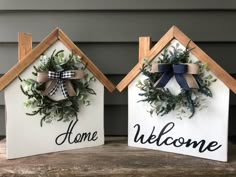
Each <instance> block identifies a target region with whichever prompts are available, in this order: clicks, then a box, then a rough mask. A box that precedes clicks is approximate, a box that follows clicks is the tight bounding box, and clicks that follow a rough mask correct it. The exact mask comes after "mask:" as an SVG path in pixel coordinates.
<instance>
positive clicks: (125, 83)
mask: <svg viewBox="0 0 236 177" xmlns="http://www.w3.org/2000/svg"><path fill="white" fill-rule="evenodd" d="M173 37H174V27H172V28H171V29H170V30H169V31H168V32H167V33H166V34H165V35H164V36H163V37H162V38H161V39H160V40H159V41H158V42H157V43H156V44H155V45H154V47H153V48H152V49H151V50H149V52H148V53H147V55H148V56H147V57H148V59H149V61H151V60H153V59H154V58H155V56H156V55H157V54H158V53H159V52H161V51H162V49H163V48H164V47H165V46H166V45H167V44H168V43H169V42H170V41H171V40H172V39H173ZM141 66H142V65H141V63H140V64H139V63H138V64H137V65H135V67H134V68H133V69H132V70H131V71H130V72H129V73H128V74H127V75H126V76H125V77H124V78H123V79H122V80H121V81H120V83H119V84H118V85H117V86H116V88H117V89H118V90H119V91H120V92H121V91H123V90H124V89H125V88H126V87H127V86H128V85H129V83H130V82H131V81H132V80H133V79H134V78H135V77H136V76H137V75H138V74H139V73H140V68H141Z"/></svg>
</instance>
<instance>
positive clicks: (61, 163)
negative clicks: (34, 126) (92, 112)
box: [0, 137, 236, 177]
mask: <svg viewBox="0 0 236 177" xmlns="http://www.w3.org/2000/svg"><path fill="white" fill-rule="evenodd" d="M16 146H17V145H16ZM0 176H4V177H15V176H20V177H41V176H43V177H54V176H56V177H62V176H63V177H64V176H65V177H74V176H77V177H82V176H83V177H92V176H96V177H139V176H140V177H141V176H142V177H170V176H172V177H189V176H191V177H235V176H236V145H232V144H230V146H229V162H228V163H223V162H217V161H211V160H205V159H200V158H195V157H190V156H184V155H178V154H172V153H166V152H161V151H154V150H146V149H142V148H133V147H128V146H127V138H126V137H106V143H105V145H104V146H99V147H93V148H85V149H79V150H72V151H64V152H59V153H50V154H45V155H38V156H32V157H27V158H20V159H16V160H6V159H5V140H2V141H1V142H0Z"/></svg>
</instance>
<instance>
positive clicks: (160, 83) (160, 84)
mask: <svg viewBox="0 0 236 177" xmlns="http://www.w3.org/2000/svg"><path fill="white" fill-rule="evenodd" d="M173 75H174V74H173V73H172V72H165V73H164V74H163V75H162V76H161V77H160V79H158V81H157V82H155V84H154V87H165V86H166V84H167V83H168V82H169V80H170V79H171V78H172V77H173Z"/></svg>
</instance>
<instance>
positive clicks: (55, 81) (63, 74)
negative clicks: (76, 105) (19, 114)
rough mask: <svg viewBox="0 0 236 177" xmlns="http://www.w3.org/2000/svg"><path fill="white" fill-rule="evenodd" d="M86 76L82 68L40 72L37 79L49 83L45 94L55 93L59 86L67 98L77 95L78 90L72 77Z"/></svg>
mask: <svg viewBox="0 0 236 177" xmlns="http://www.w3.org/2000/svg"><path fill="white" fill-rule="evenodd" d="M83 77H84V71H82V70H68V71H60V72H55V71H48V72H38V75H37V81H38V82H41V83H45V82H47V83H48V86H47V88H46V89H45V90H44V91H43V95H50V96H52V95H54V94H55V93H56V91H57V90H58V88H61V91H62V94H63V96H64V97H65V98H68V97H69V96H75V95H76V92H75V90H74V88H73V85H72V83H71V81H70V80H71V79H81V78H83Z"/></svg>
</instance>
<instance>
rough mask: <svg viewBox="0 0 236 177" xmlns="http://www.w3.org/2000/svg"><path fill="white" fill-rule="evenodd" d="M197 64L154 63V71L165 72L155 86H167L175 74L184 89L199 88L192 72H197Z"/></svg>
mask: <svg viewBox="0 0 236 177" xmlns="http://www.w3.org/2000/svg"><path fill="white" fill-rule="evenodd" d="M198 70H199V67H198V65H197V64H158V63H155V64H153V65H152V72H158V73H163V74H162V76H161V77H160V79H158V80H157V82H156V83H155V84H154V86H155V87H159V88H160V87H165V86H166V84H167V83H168V82H169V80H170V79H171V78H172V77H173V76H175V79H176V81H177V82H178V84H179V85H180V87H181V88H183V89H184V90H190V89H191V88H198V84H197V82H196V80H195V79H194V77H193V76H192V74H197V73H198Z"/></svg>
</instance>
